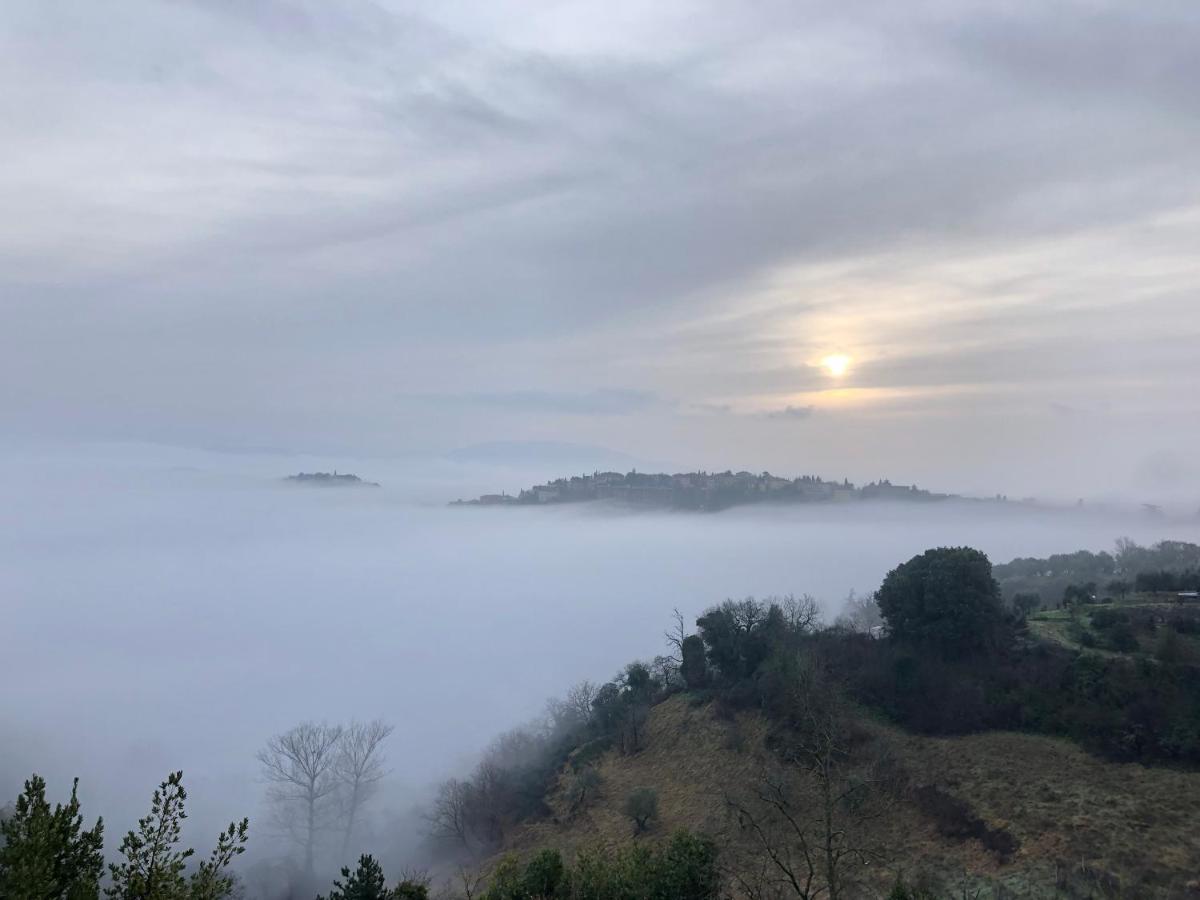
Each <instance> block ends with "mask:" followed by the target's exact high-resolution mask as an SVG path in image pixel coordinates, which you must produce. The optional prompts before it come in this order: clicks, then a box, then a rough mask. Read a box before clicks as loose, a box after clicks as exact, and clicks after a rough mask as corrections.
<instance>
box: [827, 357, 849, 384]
mask: <svg viewBox="0 0 1200 900" xmlns="http://www.w3.org/2000/svg"><path fill="white" fill-rule="evenodd" d="M821 367H822V368H823V369H824V370H825V371H826V372H828V373H829V374H830V375H832V376H833V377H834V378H841V377H842V376H843V375H845V374H846V371H847V370H848V369H849V368H850V357H848V356H846V355H844V354H842V353H835V354H833V355H832V356H826V357H825V358H824V359H823V360H821Z"/></svg>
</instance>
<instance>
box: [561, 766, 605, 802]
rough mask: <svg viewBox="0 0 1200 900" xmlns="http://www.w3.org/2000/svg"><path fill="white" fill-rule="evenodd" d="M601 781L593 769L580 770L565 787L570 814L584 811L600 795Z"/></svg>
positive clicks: (598, 774)
mask: <svg viewBox="0 0 1200 900" xmlns="http://www.w3.org/2000/svg"><path fill="white" fill-rule="evenodd" d="M602 782H603V779H602V778H601V777H600V773H599V772H597V771H596V770H595V769H594V768H593V767H591V766H588V767H587V768H584V769H580V770H579V771H578V772H577V773H576V774H575V776H574V777H573V778H572V779H571V781H570V783H569V784H568V785H567V803H568V804H569V805H570V807H571V812H572V813H575V812H578V811H579V810H581V809H584V808H585V807H586V806H587V805H588V804H589V803H590V802H591V801H592V800H594V799H595V797H596V795H597V794H598V793H600V785H601V783H602Z"/></svg>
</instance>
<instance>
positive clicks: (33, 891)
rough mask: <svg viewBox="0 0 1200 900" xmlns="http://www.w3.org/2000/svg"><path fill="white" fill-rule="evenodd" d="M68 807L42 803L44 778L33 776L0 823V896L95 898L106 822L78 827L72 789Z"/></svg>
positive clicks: (43, 899) (38, 899) (44, 899)
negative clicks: (9, 812)
mask: <svg viewBox="0 0 1200 900" xmlns="http://www.w3.org/2000/svg"><path fill="white" fill-rule="evenodd" d="M78 787H79V779H78V778H77V779H75V781H74V783H73V784H72V785H71V799H70V801H68V803H67V805H66V806H63V805H62V804H55V806H54V809H53V810H52V809H51V808H50V804H49V803H47V802H46V782H45V780H44V779H42V778H40V777H38V776H37V775H33V776H31V777H30V778H29V780H28V781H26V782H25V791H24V793H23V794H21V796H20V797H18V798H17V802H16V806H15V808H14V809H13V812H12V815H11V816H10V817H9V818H8V819H6V820H5V821H3V822H2V823H0V835H2V836H3V841H2V843H0V897H14V898H16V897H20V898H29V900H95V898H96V897H98V896H99V894H100V887H99V883H100V875H101V873H102V872H103V870H104V855H103V852H102V848H103V846H104V823H103V821H102V820H101V819H97V820H96V824H95V826H94V827H93V828H92V829H91V830H89V831H84V830H82V826H83V816H82V815H80V813H79V800H78V798H77V797H76V790H77V789H78Z"/></svg>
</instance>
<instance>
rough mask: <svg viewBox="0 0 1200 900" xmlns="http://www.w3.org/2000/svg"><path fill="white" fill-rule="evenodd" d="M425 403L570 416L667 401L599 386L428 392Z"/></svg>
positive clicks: (629, 410) (615, 412)
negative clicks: (590, 387) (584, 388)
mask: <svg viewBox="0 0 1200 900" xmlns="http://www.w3.org/2000/svg"><path fill="white" fill-rule="evenodd" d="M419 399H420V400H421V401H423V402H424V403H427V404H433V405H438V404H446V405H450V406H468V407H480V408H486V409H490V410H495V411H500V412H508V413H539V414H541V413H549V414H559V415H570V416H624V415H631V414H633V413H638V412H644V411H646V410H650V409H654V408H656V407H665V406H667V405H669V404H668V403H667V401H665V400H663V399H662V398H660V397H659V396H657V395H656V394H654V393H652V392H650V391H639V390H631V389H623V388H603V389H596V390H590V391H574V392H572V391H541V390H520V391H483V392H472V393H464V394H432V395H425V396H422V397H420V398H419Z"/></svg>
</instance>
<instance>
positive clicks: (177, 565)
mask: <svg viewBox="0 0 1200 900" xmlns="http://www.w3.org/2000/svg"><path fill="white" fill-rule="evenodd" d="M0 461H2V462H3V465H2V466H0V622H2V623H3V628H2V631H3V634H4V636H5V638H6V639H5V641H4V648H3V651H2V652H0V684H2V685H3V690H2V691H0V723H2V734H0V744H2V745H0V799H8V798H11V797H12V796H15V794H16V793H17V792H18V791H19V789H20V780H21V779H22V778H23V777H25V776H27V775H28V774H29V773H30V772H32V771H37V772H38V773H40V774H42V775H44V776H46V777H47V778H48V779H49V781H50V784H51V789H52V792H54V793H55V795H56V796H57V795H58V794H61V793H62V792H63V791H64V790H65V789H66V786H67V785H69V779H70V778H71V777H73V776H76V775H77V776H79V777H80V778H81V779H82V784H81V795H82V797H83V800H84V803H85V810H86V812H87V813H88V814H89V815H93V816H94V815H95V814H97V813H103V814H104V816H105V818H106V821H107V823H108V830H109V835H110V838H109V841H108V842H107V843H108V844H109V846H110V848H111V847H115V846H116V844H117V843H118V840H117V837H116V836H117V835H119V834H120V833H121V832H123V831H124V830H125V829H126V828H128V827H130V826H132V825H133V823H134V821H135V819H136V817H137V816H138V815H140V814H143V812H144V809H145V808H146V806H147V804H148V799H149V794H150V791H151V790H152V788H153V786H154V785H155V784H156V783H157V782H158V780H160V779H161V778H162V777H163V776H165V774H166V773H167V772H168V771H170V770H173V769H179V768H182V769H183V770H184V772H185V775H186V780H187V783H188V786H189V790H190V792H191V797H192V804H191V806H192V816H191V819H190V821H189V826H188V831H187V834H186V838H187V839H188V840H190V841H193V842H195V843H196V844H197V846H200V847H206V846H207V845H208V844H209V842H210V841H211V839H212V837H213V836H215V833H216V830H217V827H218V825H219V824H223V823H224V822H227V821H228V820H229V819H230V818H231V817H233V816H234V815H237V816H241V815H243V814H247V815H250V816H251V824H252V829H253V827H254V823H255V819H256V817H259V816H260V814H261V812H262V810H261V795H262V785H261V784H259V783H258V781H257V771H256V764H255V762H254V754H255V751H256V750H257V749H258V748H259V747H260V746H261V745H262V744H263V742H264V741H265V740H266V739H267V738H268V737H269V736H270V735H271V734H273V733H276V732H279V731H282V730H285V729H287V728H288V727H290V726H292V725H293V724H295V723H296V722H298V721H301V720H305V719H315V720H322V719H325V720H329V721H340V720H346V719H350V718H360V719H370V718H374V717H382V718H384V719H386V720H388V721H389V722H392V723H394V724H395V725H396V726H397V730H396V733H395V735H394V736H393V737H392V739H391V742H390V745H389V758H390V766H391V768H392V769H393V772H392V774H391V776H390V778H389V793H390V795H391V796H392V797H394V798H404V797H407V796H408V792H409V791H410V790H417V789H419V788H420V786H422V785H425V784H427V783H429V782H430V781H432V780H434V779H437V778H439V777H441V776H444V775H446V774H448V773H450V772H453V771H454V770H455V769H456V768H458V767H459V766H463V765H466V764H467V763H468V762H469V761H470V759H471V755H472V754H473V753H474V752H475V751H477V750H478V749H479V748H480V747H481V746H482V745H483V744H485V743H486V742H487V741H488V739H489V738H491V737H492V736H493V735H495V734H496V733H497V732H499V731H501V730H504V729H506V728H508V727H510V726H512V725H514V724H517V723H518V722H520V721H522V720H525V719H527V718H529V717H530V716H532V715H535V714H536V713H537V712H538V711H539V710H540V709H541V708H542V705H543V703H544V701H545V700H546V698H547V697H549V696H551V695H555V694H559V693H561V692H562V691H563V690H565V688H566V687H568V686H569V685H570V684H572V683H573V682H576V681H578V680H580V679H584V678H588V679H593V680H599V679H606V678H608V677H610V676H611V675H612V674H613V673H614V672H616V671H617V669H618V668H619V667H620V666H621V665H622V664H623V663H624V662H626V661H628V660H630V659H632V658H635V657H648V656H652V655H654V654H656V653H659V652H662V650H663V646H662V641H661V637H660V636H661V634H662V632H663V630H664V629H665V628H666V627H667V626H668V625H669V620H670V615H671V610H672V609H673V608H675V607H678V608H679V609H680V610H681V611H682V612H683V613H684V614H685V615H686V616H688V617H689V619H690V618H694V617H695V615H696V614H698V613H699V612H700V611H701V610H703V609H704V608H705V607H706V606H708V605H711V604H714V603H717V602H719V601H720V600H722V599H724V598H726V597H742V596H746V595H756V596H760V597H761V596H766V595H771V594H785V593H797V594H798V593H802V592H807V593H811V594H813V595H815V596H816V597H818V598H819V599H820V600H821V602H822V603H823V605H824V607H825V609H826V610H827V613H828V614H829V615H830V616H832V615H833V614H836V612H837V609H838V607H839V605H840V603H841V600H842V598H844V597H845V595H846V594H847V593H848V592H849V591H851V590H857V591H859V592H865V591H870V590H872V589H873V588H874V587H875V586H876V585H877V584H878V582H879V580H880V579H881V577H882V576H883V575H884V574H885V573H886V572H887V570H888V569H890V568H891V567H893V566H894V565H896V564H897V563H898V562H900V561H902V560H904V559H907V558H908V557H910V556H911V555H913V554H915V553H917V552H919V551H921V550H923V549H925V548H927V547H930V546H935V545H942V544H970V545H972V546H975V547H978V548H980V549H982V550H984V551H985V552H986V553H988V554H989V555H990V556H991V557H992V559H993V561H995V562H1000V561H1005V560H1008V559H1010V558H1012V557H1014V556H1018V555H1046V554H1049V553H1054V552H1063V551H1071V550H1075V549H1079V548H1089V549H1095V550H1098V549H1108V548H1111V546H1112V543H1113V541H1114V540H1115V539H1116V538H1117V537H1119V536H1122V535H1128V536H1130V537H1133V538H1134V539H1136V540H1138V541H1139V542H1151V541H1154V540H1159V539H1164V538H1174V539H1181V540H1198V539H1200V523H1196V522H1194V521H1193V522H1186V523H1184V522H1166V521H1156V520H1153V519H1150V518H1147V517H1145V516H1143V515H1138V514H1135V513H1132V512H1130V513H1128V514H1120V515H1118V514H1115V513H1108V514H1097V513H1093V512H1089V511H1086V510H1085V511H1082V512H1081V511H1057V512H1055V511H1035V510H1029V509H1025V508H1020V507H1015V506H1008V507H1005V506H998V505H992V504H977V505H958V504H946V505H932V506H922V505H907V506H905V505H899V506H897V505H892V506H887V505H884V506H873V505H865V504H857V505H853V506H844V507H843V506H802V507H787V508H773V509H764V508H745V509H735V510H730V511H727V512H723V513H720V514H668V513H633V512H624V511H619V510H613V509H610V508H605V507H599V506H587V505H585V506H577V507H570V506H567V507H557V508H543V509H524V508H522V509H485V508H454V509H452V508H448V507H446V506H445V505H444V501H446V500H449V499H453V498H455V497H459V496H470V495H472V494H474V493H478V492H480V491H481V490H485V489H488V488H489V487H490V486H491V484H489V482H490V481H491V480H492V479H494V478H495V477H496V473H495V472H494V471H489V470H486V469H480V468H472V467H468V466H464V465H461V464H454V463H436V462H427V463H424V464H418V463H415V462H413V461H411V460H410V461H403V462H397V461H380V460H374V461H366V462H364V461H356V462H353V463H345V462H338V461H335V460H312V459H304V458H299V457H272V456H263V455H260V456H222V455H219V454H207V453H198V452H183V451H166V450H159V449H155V448H145V447H108V448H92V449H89V450H88V451H86V452H84V451H72V452H62V451H59V452H54V453H48V452H44V451H40V452H37V453H34V452H31V451H23V452H21V453H16V452H15V451H14V452H10V453H8V454H7V455H6V456H3V457H0ZM313 468H328V469H333V468H340V469H341V470H342V471H346V470H353V471H356V472H357V473H358V474H360V475H362V476H363V477H366V478H370V479H374V480H379V481H381V482H383V487H381V488H379V489H365V488H364V489H349V490H342V489H311V488H301V487H296V486H291V485H285V484H283V483H281V482H280V480H279V478H280V477H281V476H283V475H286V474H288V473H291V472H295V471H299V470H301V469H308V470H311V469H313ZM541 474H542V476H545V475H549V474H554V473H541ZM561 474H565V473H561ZM932 487H935V488H936V485H932ZM396 802H400V801H396ZM380 811H382V806H381V807H380V809H379V810H377V812H380ZM258 834H259V836H260V837H261V832H259V833H258ZM251 855H253V851H252V853H251Z"/></svg>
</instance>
